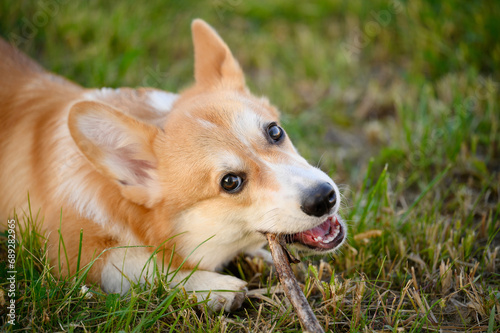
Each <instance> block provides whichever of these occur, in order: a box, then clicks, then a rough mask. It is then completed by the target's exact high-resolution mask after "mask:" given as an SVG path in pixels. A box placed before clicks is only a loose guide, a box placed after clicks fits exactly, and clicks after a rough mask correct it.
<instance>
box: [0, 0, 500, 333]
mask: <svg viewBox="0 0 500 333" xmlns="http://www.w3.org/2000/svg"><path fill="white" fill-rule="evenodd" d="M196 17H200V18H203V19H205V20H206V21H208V22H209V23H210V24H212V25H213V26H214V27H215V28H216V29H217V30H218V31H219V33H220V34H221V36H223V38H224V39H225V40H226V42H227V43H228V44H229V46H230V47H231V49H232V50H233V53H234V54H235V56H236V58H237V59H239V61H240V63H241V65H242V67H243V69H244V70H245V72H246V73H247V81H248V84H249V86H250V89H251V90H252V91H253V92H254V93H255V94H256V95H266V96H268V97H269V98H270V100H271V101H272V102H273V103H274V104H275V105H276V106H278V107H279V108H280V110H281V111H282V115H283V123H284V127H285V129H286V130H287V132H288V133H289V135H290V136H291V138H292V140H293V141H294V142H295V144H296V146H297V148H298V150H299V151H300V152H301V153H302V154H303V155H304V156H305V157H306V158H307V159H308V160H309V161H311V162H312V163H314V164H318V165H319V166H320V167H321V168H322V169H323V170H325V171H327V172H328V173H329V174H330V175H331V176H332V178H333V179H334V180H335V181H336V182H337V183H340V184H342V186H341V187H342V192H343V195H344V206H343V208H342V215H343V216H344V218H345V219H346V220H347V221H348V223H349V234H350V237H349V242H348V245H346V246H345V247H344V248H343V249H342V250H341V251H339V252H338V253H337V254H335V255H331V256H326V257H302V262H301V263H300V264H298V265H295V266H294V269H295V271H296V274H297V276H298V279H299V281H300V282H302V283H303V284H304V290H305V293H306V295H307V297H308V300H309V302H310V303H311V305H312V307H313V309H314V312H315V313H316V315H317V317H318V318H319V320H320V322H321V324H322V325H323V326H324V327H326V328H327V330H331V331H332V332H371V331H377V332H382V331H384V332H419V331H424V332H434V331H442V332H457V331H458V332H461V331H468V332H483V331H484V332H495V331H498V330H500V290H499V286H500V253H499V252H500V234H499V230H500V218H499V214H500V199H499V191H500V149H499V139H500V134H499V133H500V131H499V122H500V108H499V102H500V100H499V88H500V87H499V80H500V43H499V39H498V35H499V33H500V20H498V17H500V2H498V1H489V2H462V1H458V0H450V1H445V2H433V1H411V2H409V1H381V0H375V1H370V2H356V1H338V0H334V1H317V2H309V1H302V2H291V1H285V0H277V1H268V2H260V1H256V0H249V1H242V0H214V1H184V2H182V3H179V2H177V1H168V0H167V1H166V0H162V1H160V0H151V1H147V2H146V1H144V2H142V3H138V2H137V1H132V0H120V1H104V0H101V1H85V2H76V1H65V0H40V1H18V2H12V1H7V0H1V1H0V35H2V36H3V37H4V38H6V39H8V40H9V41H11V42H12V43H14V44H16V45H18V47H19V48H20V49H21V50H23V51H24V52H26V53H28V54H29V55H30V56H31V57H33V58H35V59H36V60H37V61H39V62H40V63H42V64H43V65H44V66H45V67H46V68H48V69H49V70H51V71H54V72H56V73H59V74H61V75H63V76H65V77H68V78H70V79H72V80H74V81H76V82H78V83H80V84H82V85H84V86H87V87H103V86H106V87H119V86H131V87H137V86H153V87H157V88H161V89H165V90H169V91H178V90H179V89H180V88H182V87H186V86H187V85H189V84H190V83H191V82H192V75H193V68H192V62H193V56H192V46H191V37H190V31H189V26H190V22H191V20H192V19H193V18H196ZM2 195H8V194H2ZM32 215H36V212H33V213H32ZM22 217H23V216H21V219H22ZM39 218H40V217H39ZM25 219H26V220H29V221H33V220H36V218H35V216H32V217H31V218H30V217H29V213H28V216H27V217H26V216H25ZM33 228H34V227H31V229H29V230H27V232H26V233H27V234H28V233H30V234H31V236H30V237H26V238H25V240H24V241H23V243H22V244H18V246H17V258H16V265H17V267H16V270H17V275H16V280H17V286H16V288H17V293H16V296H15V299H16V300H17V301H16V315H17V317H16V323H17V324H16V325H15V326H13V327H12V326H10V324H8V323H7V316H6V315H7V312H8V311H9V309H8V308H7V305H8V304H9V303H7V302H10V298H9V297H10V296H9V295H8V293H9V288H10V284H9V283H8V281H7V277H8V276H9V275H8V269H7V268H8V267H7V263H8V261H7V245H8V235H7V234H5V235H3V237H2V238H1V240H2V246H1V248H2V250H1V254H2V256H1V258H3V259H2V261H1V262H0V277H1V279H0V287H1V289H0V303H2V308H1V309H0V313H1V314H2V317H1V318H2V319H1V321H0V325H2V331H3V330H13V331H33V332H53V331H78V332H116V331H119V330H123V331H124V332H129V331H131V332H132V331H133V332H157V331H165V332H166V331H169V332H177V331H182V332H185V331H199V332H219V331H226V332H239V331H242V332H243V331H251V332H258V331H262V332H270V331H275V332H278V331H280V332H294V331H300V324H299V322H298V320H297V317H296V316H295V314H294V312H293V310H292V309H291V308H290V306H289V304H288V302H287V300H286V299H285V298H284V295H283V294H282V293H279V292H276V291H279V290H276V289H275V288H274V286H276V284H277V279H276V276H275V275H274V273H272V274H271V268H270V266H269V265H267V264H265V263H264V262H262V261H261V260H259V259H251V258H245V257H243V256H242V257H240V258H238V259H237V260H235V261H234V262H233V263H232V264H231V265H230V267H229V268H228V270H227V274H233V275H235V276H238V277H240V278H243V279H245V280H246V281H248V282H249V289H250V292H249V295H248V298H247V299H246V301H245V303H244V305H243V308H242V309H241V310H239V311H236V312H235V313H233V314H229V315H223V314H221V315H214V314H209V313H207V312H206V310H204V309H202V310H199V307H198V306H196V305H195V300H193V299H190V298H189V297H186V295H184V293H183V292H182V291H179V290H165V288H163V286H162V285H161V283H160V284H159V285H156V286H152V287H151V288H140V287H137V288H136V289H134V291H133V292H132V294H131V295H129V296H128V297H119V296H118V295H106V294H103V293H102V292H100V291H99V289H97V288H92V287H91V289H90V290H89V291H86V287H88V286H86V287H83V285H82V283H81V279H80V278H79V277H74V278H73V279H68V280H66V281H58V280H56V279H54V278H53V276H52V275H51V273H50V271H49V267H48V265H47V263H46V260H45V257H44V252H43V238H42V237H37V236H36V234H35V233H34V232H33ZM28 231H29V232H28ZM82 273H83V272H82Z"/></svg>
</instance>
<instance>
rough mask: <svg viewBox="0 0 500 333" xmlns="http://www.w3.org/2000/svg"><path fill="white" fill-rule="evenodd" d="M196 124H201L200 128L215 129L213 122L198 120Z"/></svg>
mask: <svg viewBox="0 0 500 333" xmlns="http://www.w3.org/2000/svg"><path fill="white" fill-rule="evenodd" d="M198 122H199V123H200V124H201V126H203V127H205V128H206V129H214V128H216V127H217V125H215V124H214V123H213V122H211V121H208V120H205V119H198Z"/></svg>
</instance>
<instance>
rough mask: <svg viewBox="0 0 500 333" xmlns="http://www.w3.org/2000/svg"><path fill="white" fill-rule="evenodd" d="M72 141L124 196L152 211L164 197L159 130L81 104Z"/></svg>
mask: <svg viewBox="0 0 500 333" xmlns="http://www.w3.org/2000/svg"><path fill="white" fill-rule="evenodd" d="M68 125H69V130H70V133H71V136H72V137H73V140H74V141H75V143H76V145H77V146H78V148H79V149H80V151H81V152H82V153H83V154H84V155H85V157H86V158H87V159H88V160H89V161H90V162H91V163H92V164H93V166H94V167H95V168H96V169H97V170H98V171H99V172H100V173H102V174H103V175H105V176H107V177H109V178H112V180H114V181H115V182H116V183H117V184H118V186H119V188H120V191H121V194H122V195H123V196H124V197H125V198H127V199H129V200H131V201H132V202H135V203H137V204H140V205H144V206H146V207H151V206H152V205H154V204H155V203H156V202H158V201H159V199H160V197H161V194H160V193H161V191H160V185H159V181H158V174H157V164H158V162H157V158H156V156H155V153H154V149H153V142H154V139H155V137H156V135H158V133H159V130H158V129H157V128H156V127H154V126H151V125H146V124H144V123H141V122H139V121H137V120H135V119H132V118H130V117H128V116H126V115H124V114H123V113H121V112H120V111H117V110H115V109H113V108H112V107H110V106H107V105H105V104H101V103H98V102H90V101H85V102H80V103H77V104H75V105H74V106H73V107H72V108H71V111H70V114H69V119H68Z"/></svg>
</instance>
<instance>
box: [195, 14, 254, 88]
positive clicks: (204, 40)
mask: <svg viewBox="0 0 500 333" xmlns="http://www.w3.org/2000/svg"><path fill="white" fill-rule="evenodd" d="M191 30H192V32H193V44H194V77H195V79H196V83H198V84H199V85H222V86H225V87H228V88H233V89H237V90H245V89H246V88H245V87H246V86H245V76H244V75H243V72H242V70H241V68H240V65H239V64H238V62H237V61H236V59H235V58H234V57H233V55H232V54H231V51H230V50H229V47H227V45H226V43H224V41H223V40H222V38H220V37H219V35H218V34H217V32H216V31H215V30H214V29H213V28H212V27H211V26H209V25H208V24H207V23H206V22H205V21H203V20H200V19H196V20H194V21H193V23H192V24H191Z"/></svg>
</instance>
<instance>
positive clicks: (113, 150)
mask: <svg viewBox="0 0 500 333" xmlns="http://www.w3.org/2000/svg"><path fill="white" fill-rule="evenodd" d="M192 29H193V41H194V48H195V79H196V83H195V85H194V86H193V87H191V88H190V89H188V90H186V91H185V92H183V93H182V94H181V95H180V97H179V98H178V99H177V100H176V102H175V104H174V105H173V108H172V110H171V111H170V112H169V114H168V116H167V119H166V123H165V125H164V127H163V128H161V129H160V128H157V127H155V126H152V125H148V124H145V123H142V122H140V121H137V120H134V119H132V118H129V117H128V116H126V115H124V114H123V113H121V112H119V111H117V110H114V109H113V108H111V107H109V106H106V105H104V104H100V103H96V102H82V103H79V104H76V105H75V106H74V107H73V109H72V111H71V113H70V119H69V125H70V130H71V134H72V136H73V138H74V140H75V142H76V143H77V145H79V147H80V149H81V150H82V151H83V152H84V154H85V155H86V156H87V158H88V159H89V160H90V162H91V163H92V164H93V165H94V166H95V167H96V168H97V169H98V170H99V171H100V172H101V173H103V174H104V175H106V176H107V177H110V178H111V179H112V180H113V181H114V182H115V184H116V186H117V187H118V188H119V189H120V191H121V195H122V196H124V197H125V198H127V199H128V200H130V201H132V202H134V203H135V204H139V205H142V206H144V207H147V209H149V210H152V211H154V212H155V213H154V214H151V216H154V219H153V221H151V222H150V223H151V226H150V227H151V228H152V229H153V231H151V233H154V234H155V235H156V236H158V237H159V238H161V237H163V239H164V238H165V236H166V235H163V234H162V230H163V229H162V224H163V225H165V224H170V225H171V227H173V228H174V230H175V231H178V232H184V231H187V233H186V236H185V237H188V238H189V239H190V241H189V242H190V243H191V244H192V245H193V246H196V245H198V244H200V243H201V242H203V241H204V240H206V238H208V237H210V236H211V235H215V237H214V238H213V240H211V241H213V242H214V244H222V245H226V246H230V247H232V248H233V249H234V250H235V251H238V250H243V249H246V248H251V247H252V246H255V245H256V244H257V243H258V244H259V245H261V244H262V242H263V241H265V237H264V236H263V234H264V233H266V232H271V233H276V234H282V235H286V239H287V241H288V242H290V243H295V244H299V245H301V247H303V248H307V249H312V250H316V251H331V250H334V249H335V248H337V247H339V246H340V245H341V244H342V243H343V242H344V240H345V237H346V227H345V225H344V223H343V222H342V221H341V219H340V217H339V215H338V209H339V205H340V194H339V190H338V188H337V186H336V185H335V183H334V182H333V181H332V179H330V177H328V176H327V175H326V174H325V173H324V172H322V171H321V170H319V169H318V168H315V167H313V166H311V165H309V164H308V163H307V162H306V160H305V159H304V158H302V157H301V156H300V155H299V154H298V152H297V150H296V149H295V148H294V146H293V144H292V142H291V141H290V138H289V136H288V135H287V133H286V131H285V130H284V129H283V127H282V126H281V125H280V122H279V113H278V111H277V110H276V108H275V107H273V106H272V105H271V104H270V103H269V102H268V100H267V99H266V98H259V97H255V96H253V95H251V94H250V92H249V91H248V89H247V87H246V84H245V78H244V75H243V73H242V71H241V69H240V66H239V65H238V63H237V61H236V60H235V58H234V57H233V55H232V54H231V51H230V50H229V48H228V47H227V45H226V44H225V43H224V42H223V41H222V39H221V38H220V37H219V36H218V35H217V33H216V32H215V31H214V30H213V29H212V28H211V27H210V26H208V25H207V24H206V23H205V22H203V21H201V20H195V21H194V22H193V24H192ZM81 142H86V143H87V144H86V145H83V144H81ZM82 146H83V147H82ZM167 229H168V228H166V227H165V228H164V230H167ZM168 236H171V235H168Z"/></svg>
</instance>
